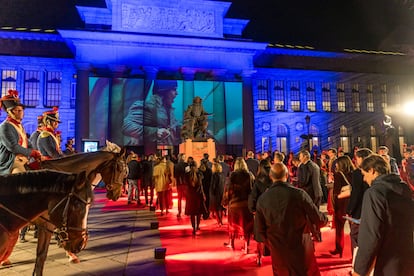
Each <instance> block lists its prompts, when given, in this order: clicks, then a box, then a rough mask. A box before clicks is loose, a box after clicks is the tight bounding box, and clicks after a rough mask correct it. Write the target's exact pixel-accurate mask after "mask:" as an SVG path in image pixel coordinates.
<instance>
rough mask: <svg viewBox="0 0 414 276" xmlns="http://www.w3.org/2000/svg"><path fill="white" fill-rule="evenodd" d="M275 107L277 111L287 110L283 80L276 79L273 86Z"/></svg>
mask: <svg viewBox="0 0 414 276" xmlns="http://www.w3.org/2000/svg"><path fill="white" fill-rule="evenodd" d="M273 93H274V97H275V98H274V108H275V110H277V111H285V110H286V107H285V86H284V83H283V81H275V83H274V87H273Z"/></svg>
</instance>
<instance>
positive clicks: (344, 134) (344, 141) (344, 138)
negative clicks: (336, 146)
mask: <svg viewBox="0 0 414 276" xmlns="http://www.w3.org/2000/svg"><path fill="white" fill-rule="evenodd" d="M339 136H340V137H341V148H342V149H343V150H344V152H345V153H347V152H349V149H350V145H349V143H350V139H349V136H348V129H347V128H346V127H345V126H344V125H342V126H341V127H340V128H339Z"/></svg>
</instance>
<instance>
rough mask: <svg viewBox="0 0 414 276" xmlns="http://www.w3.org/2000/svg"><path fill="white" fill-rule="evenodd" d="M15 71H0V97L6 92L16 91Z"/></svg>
mask: <svg viewBox="0 0 414 276" xmlns="http://www.w3.org/2000/svg"><path fill="white" fill-rule="evenodd" d="M16 80H17V70H1V96H2V97H3V96H4V95H7V92H8V91H9V90H10V89H11V90H16V89H17V87H16Z"/></svg>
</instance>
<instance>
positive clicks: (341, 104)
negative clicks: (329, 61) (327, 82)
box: [336, 83, 346, 112]
mask: <svg viewBox="0 0 414 276" xmlns="http://www.w3.org/2000/svg"><path fill="white" fill-rule="evenodd" d="M336 97H337V100H338V111H339V112H346V101H345V84H344V83H338V84H337V85H336Z"/></svg>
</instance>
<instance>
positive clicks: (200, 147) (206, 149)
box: [179, 138, 216, 166]
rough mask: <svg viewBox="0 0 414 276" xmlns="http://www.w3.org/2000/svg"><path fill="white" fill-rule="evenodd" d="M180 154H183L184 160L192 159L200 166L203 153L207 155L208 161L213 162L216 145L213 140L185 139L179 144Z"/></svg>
mask: <svg viewBox="0 0 414 276" xmlns="http://www.w3.org/2000/svg"><path fill="white" fill-rule="evenodd" d="M179 151H180V153H184V154H185V156H186V158H188V157H190V156H191V157H193V158H194V160H195V161H196V162H197V165H198V166H200V160H201V159H202V158H203V155H204V153H208V155H209V160H210V161H213V159H214V158H216V143H215V142H214V140H213V139H211V138H209V139H197V140H196V139H195V140H191V139H187V140H185V142H184V143H181V144H180V148H179Z"/></svg>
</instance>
